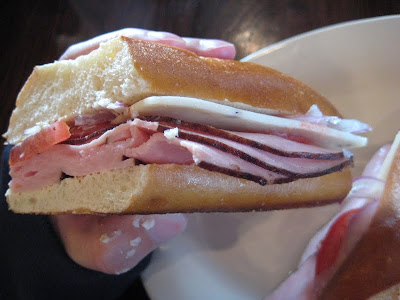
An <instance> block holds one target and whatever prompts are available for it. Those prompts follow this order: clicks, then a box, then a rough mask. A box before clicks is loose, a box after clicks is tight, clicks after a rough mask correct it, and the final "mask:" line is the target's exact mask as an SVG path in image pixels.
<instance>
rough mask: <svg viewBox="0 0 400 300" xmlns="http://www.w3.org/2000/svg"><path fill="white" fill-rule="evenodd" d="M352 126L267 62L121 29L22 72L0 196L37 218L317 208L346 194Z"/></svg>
mask: <svg viewBox="0 0 400 300" xmlns="http://www.w3.org/2000/svg"><path fill="white" fill-rule="evenodd" d="M365 130H369V127H368V125H366V124H364V123H361V122H359V121H356V120H345V119H342V118H341V115H340V114H339V112H338V111H337V109H336V108H335V107H334V106H333V105H332V104H331V103H330V102H329V101H328V100H327V99H325V98H324V97H323V96H321V95H320V94H318V93H317V92H316V91H314V90H313V89H311V88H310V87H308V86H307V85H306V84H304V83H302V82H300V81H298V80H296V79H294V78H292V77H290V76H287V75H284V74H282V73H280V72H278V71H276V70H272V69H270V68H267V67H263V66H259V65H255V64H252V63H244V62H238V61H231V60H221V59H215V58H204V57H199V56H197V55H195V54H194V53H192V52H189V51H186V50H182V49H178V48H174V47H170V46H166V45H161V44H158V43H152V42H147V41H140V40H135V39H130V38H127V37H124V36H121V37H119V38H116V39H113V40H110V41H108V42H106V43H103V44H102V45H101V46H100V48H99V49H97V50H95V51H93V52H91V53H90V54H88V55H84V56H81V57H78V58H77V59H75V60H68V61H56V62H54V63H50V64H46V65H43V66H37V67H35V69H34V71H33V73H32V74H31V75H30V77H29V78H28V80H27V82H26V83H25V85H24V86H23V88H22V90H21V91H20V93H19V95H18V98H17V101H16V108H15V110H14V111H13V113H12V116H11V119H10V123H9V128H8V131H7V132H6V133H5V134H4V137H5V138H6V140H7V143H8V144H12V145H14V147H13V148H12V150H11V154H10V174H11V177H12V180H11V182H10V184H9V189H8V191H7V193H6V196H7V201H8V204H9V207H10V209H11V210H13V211H15V212H19V213H37V214H39V213H40V214H59V213H76V214H108V213H110V214H130V213H136V214H150V213H169V212H196V211H198V212H214V211H249V210H271V209H281V208H292V207H303V206H311V205H322V204H328V203H332V202H337V201H340V200H342V199H343V198H344V197H345V196H346V194H347V193H348V191H349V190H350V187H351V171H350V167H351V166H352V164H353V155H352V153H351V152H350V151H349V150H347V149H351V148H356V147H363V146H365V145H366V143H367V138H366V137H363V136H360V135H358V133H360V132H363V131H365Z"/></svg>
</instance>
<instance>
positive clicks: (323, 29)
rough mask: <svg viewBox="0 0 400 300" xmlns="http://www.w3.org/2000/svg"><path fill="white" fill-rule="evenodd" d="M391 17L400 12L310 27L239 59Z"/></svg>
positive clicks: (249, 58) (398, 17) (254, 56)
mask: <svg viewBox="0 0 400 300" xmlns="http://www.w3.org/2000/svg"><path fill="white" fill-rule="evenodd" d="M393 19H394V20H396V19H399V20H400V14H395V15H386V16H379V17H372V18H365V19H358V20H352V21H345V22H340V23H335V24H331V25H327V26H323V27H319V28H316V29H312V30H309V31H306V32H303V33H299V34H296V35H294V36H291V37H288V38H286V39H283V40H280V41H278V42H276V43H273V44H271V45H269V46H267V47H264V48H261V49H259V50H257V51H255V52H253V53H251V54H249V55H247V56H245V57H243V58H242V59H240V61H242V62H251V61H252V60H255V59H258V58H260V57H261V56H263V55H266V54H268V53H271V52H274V51H276V50H278V49H280V48H283V47H285V46H286V45H287V44H290V43H292V42H294V41H296V40H299V39H303V38H307V37H308V36H311V35H315V34H319V33H320V32H326V31H331V30H336V29H339V28H343V27H350V26H357V25H360V24H363V23H371V22H377V21H379V22H380V21H386V20H393Z"/></svg>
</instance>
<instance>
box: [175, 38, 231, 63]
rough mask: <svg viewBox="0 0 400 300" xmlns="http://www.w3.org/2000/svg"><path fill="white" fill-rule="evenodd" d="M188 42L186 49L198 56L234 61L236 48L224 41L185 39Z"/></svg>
mask: <svg viewBox="0 0 400 300" xmlns="http://www.w3.org/2000/svg"><path fill="white" fill-rule="evenodd" d="M183 40H184V41H185V42H186V46H185V49H187V50H190V51H193V52H194V53H196V54H197V55H200V56H207V57H215V58H222V59H234V58H235V55H236V48H235V46H234V45H233V44H231V43H228V42H226V41H222V40H211V39H198V38H187V37H185V38H183Z"/></svg>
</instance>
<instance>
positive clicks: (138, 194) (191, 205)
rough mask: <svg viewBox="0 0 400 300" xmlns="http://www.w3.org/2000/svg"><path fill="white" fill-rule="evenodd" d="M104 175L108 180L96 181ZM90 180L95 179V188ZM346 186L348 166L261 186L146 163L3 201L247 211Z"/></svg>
mask: <svg viewBox="0 0 400 300" xmlns="http://www.w3.org/2000/svg"><path fill="white" fill-rule="evenodd" d="M109 174H112V179H110V180H108V181H107V182H106V181H104V180H103V181H102V178H103V179H104V178H105V177H106V176H108V175H109ZM130 180H131V181H130ZM78 181H79V184H77V183H78ZM96 182H100V184H99V186H98V187H96ZM74 184H75V185H76V187H73V185H74ZM102 185H108V186H107V187H106V188H103V190H105V189H107V190H106V191H105V192H104V191H102V187H101V186H102ZM350 188H351V174H350V170H348V169H345V170H343V171H341V172H336V173H332V174H329V175H325V176H322V177H318V178H310V179H301V180H298V181H294V182H291V183H287V184H277V185H269V186H268V185H267V186H261V185H259V184H256V183H254V182H251V181H247V180H244V179H238V178H234V177H230V176H227V175H223V174H219V173H215V172H211V171H207V170H204V169H201V168H199V167H196V166H188V165H185V166H181V165H156V164H152V165H141V166H135V167H130V168H126V169H122V170H114V171H105V172H104V173H98V174H92V175H88V176H83V177H76V178H68V179H64V180H63V181H62V182H61V184H56V185H53V186H51V187H50V188H45V189H43V190H39V191H34V192H27V193H15V194H14V193H11V194H9V195H7V200H8V203H9V206H10V208H11V209H12V210H14V211H16V212H21V213H45V214H56V213H71V212H72V213H94V214H98V213H114V214H118V213H119V214H128V213H135V214H152V213H168V212H216V211H251V210H272V209H283V208H294V207H307V206H313V205H322V204H329V203H332V202H337V201H340V200H341V199H343V198H344V197H345V196H346V195H347V193H348V192H349V190H350ZM60 195H62V196H61V197H60ZM43 198H46V199H47V200H49V201H48V202H46V201H43ZM113 202H114V203H113ZM95 205H97V208H95ZM102 209H105V210H103V211H102Z"/></svg>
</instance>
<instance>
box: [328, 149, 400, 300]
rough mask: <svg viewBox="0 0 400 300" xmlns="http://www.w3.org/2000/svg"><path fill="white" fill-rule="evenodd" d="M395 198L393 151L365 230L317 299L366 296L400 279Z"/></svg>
mask: <svg viewBox="0 0 400 300" xmlns="http://www.w3.org/2000/svg"><path fill="white" fill-rule="evenodd" d="M399 201H400V151H397V153H396V155H395V157H394V163H393V164H392V166H391V169H390V172H389V176H388V179H387V182H386V185H385V190H384V193H383V196H382V199H381V200H380V202H379V206H378V208H377V212H376V214H375V216H374V217H373V219H372V222H371V225H370V227H369V229H368V231H367V232H366V233H365V234H364V235H363V236H362V237H361V240H360V241H359V242H358V244H357V245H356V247H355V248H354V249H353V251H352V252H351V253H350V255H349V256H348V257H347V258H346V260H345V262H344V263H343V265H342V266H341V267H340V269H339V270H338V272H337V273H336V274H335V276H334V278H333V279H332V280H331V281H330V282H329V284H328V286H327V287H326V288H325V289H324V293H323V295H322V297H321V299H360V300H361V299H367V298H369V297H371V296H373V295H375V294H377V293H379V292H381V291H383V290H386V289H388V288H390V287H391V286H393V285H395V284H397V283H399V282H400V255H399V249H400V207H399ZM393 293H395V290H394V291H393ZM393 299H397V297H396V298H393Z"/></svg>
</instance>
